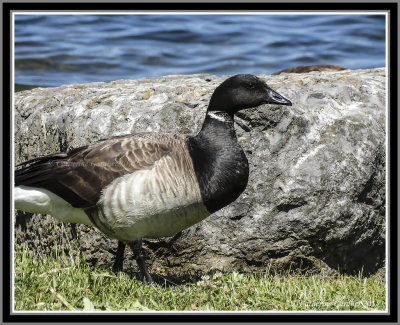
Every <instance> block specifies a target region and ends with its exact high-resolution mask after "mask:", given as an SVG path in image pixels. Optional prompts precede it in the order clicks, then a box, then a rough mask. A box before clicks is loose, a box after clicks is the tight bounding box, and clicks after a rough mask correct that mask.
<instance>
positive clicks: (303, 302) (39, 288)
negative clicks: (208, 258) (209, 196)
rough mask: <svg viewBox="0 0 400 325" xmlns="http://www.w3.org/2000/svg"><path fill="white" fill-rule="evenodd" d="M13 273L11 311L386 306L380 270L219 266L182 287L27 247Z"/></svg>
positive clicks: (253, 309) (363, 308)
mask: <svg viewBox="0 0 400 325" xmlns="http://www.w3.org/2000/svg"><path fill="white" fill-rule="evenodd" d="M14 281H15V283H14V285H15V287H14V288H15V289H14V290H15V294H14V296H15V300H14V301H15V305H14V308H15V310H16V311H18V310H41V311H46V310H53V311H60V310H62V311H68V310H96V311H109V310H113V311H114V310H124V311H125V310H135V311H136V310H144V311H149V310H163V311H166V310H172V311H174V310H177V311H181V310H192V311H198V310H200V311H201V310H208V311H210V310H211V311H212V310H218V311H219V310H247V311H249V310H251V311H261V310H262V311H268V310H308V311H309V310H363V311H371V310H373V311H376V310H384V309H385V280H384V279H383V278H382V277H380V276H377V275H375V276H371V277H367V278H366V277H362V276H345V275H338V276H326V275H323V274H320V275H314V276H304V275H300V274H287V275H280V274H276V273H273V272H268V271H267V272H265V273H264V274H257V275H244V274H239V273H235V272H234V273H228V274H221V273H216V274H213V275H207V276H204V277H203V278H202V279H201V280H199V281H196V282H193V283H188V284H186V285H185V286H184V290H183V291H180V290H179V289H177V288H174V287H168V286H163V285H155V286H147V285H143V283H142V282H141V281H138V280H136V279H135V278H133V277H132V276H129V275H128V274H126V273H118V274H114V273H113V272H112V271H111V270H106V269H98V268H94V269H92V268H89V267H88V266H87V265H86V264H85V262H84V261H83V260H82V259H81V258H80V257H76V256H75V257H73V256H71V255H65V254H63V253H60V254H58V256H55V257H44V258H41V259H39V258H38V257H34V256H33V254H32V253H29V252H28V251H27V250H25V251H23V252H16V254H15V280H14Z"/></svg>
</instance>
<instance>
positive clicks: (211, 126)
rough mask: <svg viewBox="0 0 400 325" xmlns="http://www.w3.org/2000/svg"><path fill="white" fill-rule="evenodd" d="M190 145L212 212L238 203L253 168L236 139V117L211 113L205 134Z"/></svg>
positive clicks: (203, 196)
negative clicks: (237, 200) (234, 202)
mask: <svg viewBox="0 0 400 325" xmlns="http://www.w3.org/2000/svg"><path fill="white" fill-rule="evenodd" d="M187 142H188V147H189V152H190V155H191V158H192V160H193V165H194V169H195V173H196V177H197V180H198V183H199V186H200V191H201V194H202V199H203V202H204V204H205V206H206V208H207V209H208V211H209V212H210V213H213V212H215V211H217V210H219V209H221V208H222V207H224V206H226V205H228V204H229V203H231V202H233V201H234V200H236V199H237V197H238V196H239V195H240V194H241V193H242V192H243V191H244V189H245V188H246V185H247V181H248V176H249V165H248V162H247V158H246V155H245V154H244V152H243V149H242V148H241V147H240V145H239V143H238V141H237V138H236V132H235V128H234V121H233V116H231V115H229V114H227V113H225V112H220V111H208V112H207V116H206V118H205V120H204V124H203V127H202V129H201V131H200V132H199V133H198V134H197V135H196V136H193V137H188V139H187Z"/></svg>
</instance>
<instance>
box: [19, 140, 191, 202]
mask: <svg viewBox="0 0 400 325" xmlns="http://www.w3.org/2000/svg"><path fill="white" fill-rule="evenodd" d="M184 145H185V141H184V136H183V135H176V134H154V133H137V134H132V135H127V136H117V137H113V138H110V139H106V140H100V141H98V142H96V143H94V144H91V145H88V146H84V147H80V148H76V149H73V150H71V151H69V152H66V153H57V154H53V155H48V156H45V157H41V158H35V159H32V160H30V161H28V162H26V163H22V164H20V165H27V164H29V163H31V165H29V166H26V167H23V168H21V169H18V170H16V171H15V185H16V186H18V185H25V186H32V187H40V188H45V189H47V190H49V191H52V192H53V193H55V194H57V195H58V196H60V197H62V198H63V199H64V200H66V201H67V202H69V203H70V204H71V205H72V206H74V207H76V208H87V207H90V206H93V205H95V204H96V203H97V201H98V200H99V198H100V195H101V191H102V189H103V188H104V187H106V186H107V185H108V184H110V183H111V182H112V181H113V180H114V179H116V178H117V177H120V176H122V175H125V174H128V173H132V172H135V171H137V170H140V169H149V168H152V166H154V164H155V163H156V162H157V161H158V160H160V159H161V158H162V157H164V156H166V155H168V154H169V153H170V152H172V151H174V150H177V148H179V147H182V146H184Z"/></svg>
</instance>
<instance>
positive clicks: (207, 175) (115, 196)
mask: <svg viewBox="0 0 400 325" xmlns="http://www.w3.org/2000/svg"><path fill="white" fill-rule="evenodd" d="M267 103H270V104H279V105H291V102H290V101H289V100H288V99H286V98H284V97H283V96H281V95H280V94H278V93H277V92H275V91H274V90H272V89H271V88H269V87H268V86H267V84H266V83H264V82H263V81H262V80H261V79H259V78H257V77H255V76H253V75H247V74H241V75H236V76H233V77H231V78H228V79H227V80H225V81H224V82H223V83H222V84H221V85H219V86H218V87H217V88H216V89H215V91H214V93H213V95H212V96H211V99H210V103H209V106H208V110H207V115H206V117H205V120H204V124H203V126H202V128H201V130H200V132H199V133H198V134H197V135H195V136H190V135H183V134H159V133H136V134H130V135H124V136H115V137H112V138H109V139H106V140H100V141H98V142H96V143H93V144H91V145H87V146H84V147H80V148H77V149H73V150H71V151H68V152H62V153H55V154H52V155H48V156H45V157H40V158H36V159H32V160H30V161H27V162H24V163H22V164H20V165H22V166H25V167H23V168H21V169H18V170H16V172H15V186H16V187H15V189H14V199H15V208H16V209H18V210H23V211H26V212H31V213H41V214H50V215H52V216H53V217H55V218H57V219H58V220H60V221H63V222H71V223H83V224H86V225H90V226H94V227H97V228H98V229H100V230H101V231H102V232H103V233H104V234H105V235H107V236H109V237H111V238H115V239H118V240H119V245H118V252H117V257H116V261H115V264H114V267H116V268H122V261H123V254H124V248H125V244H128V245H129V246H130V247H131V249H132V250H133V253H134V257H135V259H136V261H137V264H138V266H139V268H140V271H141V273H142V275H143V277H144V279H145V280H146V281H147V282H148V283H152V282H153V280H152V278H151V276H150V274H149V272H148V270H147V267H146V264H145V261H144V255H143V250H142V238H159V237H164V236H171V235H173V234H176V233H177V232H179V231H181V230H183V229H186V228H188V227H190V226H192V225H193V224H195V223H197V222H199V221H201V220H203V219H204V218H206V217H207V216H209V215H210V214H212V213H214V212H215V211H217V210H219V209H221V208H222V207H224V206H226V205H228V204H230V203H231V202H233V201H235V200H236V198H237V197H238V196H239V195H240V194H241V193H242V192H243V191H244V189H245V188H246V185H247V181H248V176H249V166H248V162H247V158H246V156H245V154H244V152H243V150H242V148H241V147H240V145H239V143H238V141H237V138H236V133H235V129H234V114H235V113H236V112H237V111H239V110H242V109H245V108H251V107H256V106H259V105H262V104H267ZM20 165H19V166H20Z"/></svg>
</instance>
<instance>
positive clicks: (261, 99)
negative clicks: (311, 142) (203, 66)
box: [208, 74, 292, 115]
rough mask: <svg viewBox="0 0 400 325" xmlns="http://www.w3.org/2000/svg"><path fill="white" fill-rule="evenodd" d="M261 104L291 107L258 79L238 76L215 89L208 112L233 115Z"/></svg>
mask: <svg viewBox="0 0 400 325" xmlns="http://www.w3.org/2000/svg"><path fill="white" fill-rule="evenodd" d="M262 104H278V105H289V106H291V105H292V103H291V101H290V100H288V99H286V98H285V97H283V96H282V95H280V94H278V93H277V92H276V91H275V90H272V89H271V88H270V87H268V85H267V84H266V83H265V82H264V81H262V80H261V79H260V78H257V77H256V76H253V75H251V74H238V75H235V76H233V77H230V78H228V79H226V80H225V81H224V82H223V83H222V84H220V85H219V86H218V87H217V88H216V89H215V91H214V93H213V94H212V96H211V100H210V104H209V107H208V110H209V111H224V112H226V113H228V114H229V115H233V114H235V113H236V112H237V111H239V110H242V109H245V108H251V107H257V106H259V105H262Z"/></svg>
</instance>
